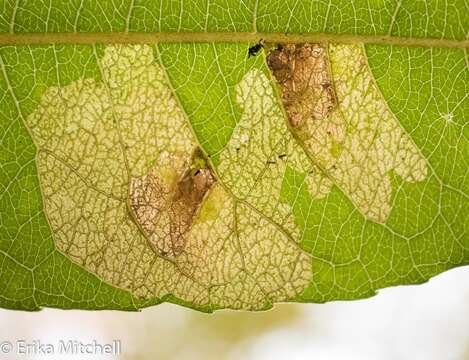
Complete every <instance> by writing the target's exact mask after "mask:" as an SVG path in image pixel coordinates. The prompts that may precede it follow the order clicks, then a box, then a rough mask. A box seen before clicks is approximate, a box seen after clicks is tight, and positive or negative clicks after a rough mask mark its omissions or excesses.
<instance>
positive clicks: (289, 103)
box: [267, 43, 337, 128]
mask: <svg viewBox="0 0 469 360" xmlns="http://www.w3.org/2000/svg"><path fill="white" fill-rule="evenodd" d="M267 64H268V66H269V68H270V70H271V71H272V74H273V75H274V77H275V79H276V80H277V82H278V83H279V85H280V87H281V92H282V101H283V105H284V107H285V110H286V112H287V114H288V118H289V121H290V124H291V125H292V126H293V127H294V128H296V127H298V126H300V125H302V124H303V123H304V122H305V121H309V119H313V120H321V119H323V118H325V117H326V116H327V115H328V114H329V113H330V112H331V111H332V109H334V107H335V106H336V104H337V99H336V94H335V91H334V87H333V84H332V80H331V73H330V66H329V60H328V57H327V50H326V48H325V47H323V46H321V45H319V44H310V43H304V44H280V45H279V46H278V47H277V48H276V49H275V50H272V51H271V52H270V53H269V55H268V57H267Z"/></svg>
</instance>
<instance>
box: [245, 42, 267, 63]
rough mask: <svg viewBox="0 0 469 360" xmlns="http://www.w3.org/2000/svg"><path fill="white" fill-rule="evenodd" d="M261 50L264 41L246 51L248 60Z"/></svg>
mask: <svg viewBox="0 0 469 360" xmlns="http://www.w3.org/2000/svg"><path fill="white" fill-rule="evenodd" d="M262 48H264V40H262V39H260V40H259V42H258V43H257V44H256V45H254V46H251V47H250V48H249V50H248V59H249V58H250V57H251V56H256V55H257V54H258V53H259V51H260V50H261V49H262Z"/></svg>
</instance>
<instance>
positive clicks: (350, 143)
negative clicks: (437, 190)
mask: <svg viewBox="0 0 469 360" xmlns="http://www.w3.org/2000/svg"><path fill="white" fill-rule="evenodd" d="M304 47H305V46H304V45H303V46H302V47H301V48H300V49H301V50H302V52H300V53H299V51H300V50H299V49H298V45H297V46H294V45H289V44H285V45H284V46H283V48H284V49H290V48H292V49H293V50H291V49H290V50H288V51H287V52H285V50H281V51H277V52H274V53H273V54H272V55H271V56H270V57H269V59H268V64H269V66H270V68H271V70H272V71H273V74H274V76H275V77H276V79H277V81H279V83H280V85H281V87H282V99H283V104H284V106H285V109H286V112H287V115H288V117H289V121H290V123H291V124H292V131H293V133H294V134H295V136H296V137H297V138H298V139H299V141H300V142H301V143H303V144H304V147H305V149H306V151H307V152H308V154H309V156H310V157H311V159H312V160H313V162H315V163H316V164H318V165H319V166H320V167H321V168H322V169H323V172H324V174H325V175H327V177H328V179H330V180H331V181H333V182H334V183H336V184H337V185H338V186H339V187H340V188H341V189H342V190H343V191H344V192H345V193H346V194H348V196H349V197H350V198H351V200H352V201H353V202H354V204H355V206H356V207H357V208H358V209H359V210H360V212H361V213H362V214H363V215H364V216H366V217H367V218H369V219H372V220H374V221H377V222H385V221H386V219H387V218H388V216H389V214H390V212H391V195H392V187H391V180H390V173H391V171H394V172H395V173H396V174H398V175H399V176H401V177H402V179H404V180H405V181H409V182H415V181H422V180H424V179H425V177H426V175H427V165H426V161H425V159H424V158H423V157H422V155H421V154H420V153H419V150H418V149H417V148H416V146H415V145H414V144H413V143H412V140H411V139H410V137H409V136H408V135H407V134H406V133H405V132H404V130H403V129H402V128H401V126H400V125H399V123H398V121H397V119H396V118H395V117H394V115H393V114H392V113H391V111H390V110H389V109H388V107H387V105H386V102H385V100H384V99H383V98H382V96H381V94H380V92H379V89H378V88H377V86H376V84H375V83H374V82H373V77H372V74H371V73H370V71H369V69H368V66H367V62H366V57H365V55H364V53H363V50H362V48H361V46H359V45H329V48H328V49H326V48H323V47H321V46H319V45H314V44H313V45H309V47H308V49H307V50H308V51H303V50H304ZM314 49H321V52H320V54H321V55H318V54H316V55H315V54H314V51H313V50H314ZM322 50H323V51H322ZM327 54H328V55H327ZM287 55H288V56H287ZM282 56H283V57H284V59H283V60H284V61H283V63H281V64H280V65H282V66H283V67H282V66H280V65H279V64H278V63H279V61H280V60H282ZM327 58H329V60H327ZM279 59H280V60H279ZM299 62H300V64H302V65H301V66H299V67H298V63H299ZM329 62H330V67H331V69H330V72H329V69H328V64H329ZM305 64H306V65H305ZM308 64H309V65H310V66H307V65H308ZM326 64H327V66H326ZM285 67H287V68H288V69H289V70H288V71H286V70H283V69H284V68H285ZM294 69H296V70H295V71H293V70H294ZM281 71H284V73H281ZM298 72H301V76H299V75H298V76H296V77H295V75H296V73H298ZM297 78H298V79H299V80H295V79H297ZM314 79H316V80H314ZM301 80H304V81H301ZM321 81H322V82H323V86H322V92H321V86H320V84H321ZM302 84H303V85H302ZM304 84H306V85H304ZM324 84H326V85H327V86H326V87H325V88H324ZM308 88H310V90H308ZM326 90H327V91H326ZM330 92H333V93H334V96H332V95H330V96H329V97H328V95H327V94H329V93H330ZM298 93H299V94H300V95H298ZM332 98H334V101H329V104H330V106H329V107H328V108H327V109H328V111H327V112H325V111H323V112H322V113H321V115H322V116H318V114H317V112H318V111H313V110H312V109H316V108H317V106H318V104H321V103H322V101H326V103H327V100H328V99H332ZM324 99H325V100H324ZM335 102H337V106H332V105H335ZM305 104H306V105H305ZM319 109H322V108H321V107H320V108H319Z"/></svg>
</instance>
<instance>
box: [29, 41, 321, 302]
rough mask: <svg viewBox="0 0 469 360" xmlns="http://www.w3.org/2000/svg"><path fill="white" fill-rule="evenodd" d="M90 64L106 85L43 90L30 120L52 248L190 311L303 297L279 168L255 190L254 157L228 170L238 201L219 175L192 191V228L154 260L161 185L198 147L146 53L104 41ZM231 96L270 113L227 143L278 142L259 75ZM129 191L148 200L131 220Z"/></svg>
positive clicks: (307, 270)
mask: <svg viewBox="0 0 469 360" xmlns="http://www.w3.org/2000/svg"><path fill="white" fill-rule="evenodd" d="M99 64H100V67H101V70H102V75H103V81H96V80H94V79H82V80H79V81H75V82H73V83H71V84H69V85H66V86H63V87H51V88H49V89H48V90H47V91H46V92H45V93H44V95H43V98H42V101H41V103H40V105H39V106H38V108H37V110H36V111H35V112H34V113H32V114H31V115H29V116H28V117H27V126H28V127H29V129H30V131H31V134H32V136H33V139H34V142H35V144H36V145H37V148H38V154H37V166H38V172H39V177H40V182H41V188H42V191H43V196H44V202H45V211H46V214H47V217H48V220H49V222H50V225H51V227H52V230H53V233H54V239H55V243H56V246H57V248H58V249H59V250H60V251H61V252H63V253H64V254H66V255H67V256H68V257H69V258H70V259H72V260H73V261H74V262H76V263H78V264H80V265H82V266H83V267H84V268H86V269H87V270H89V271H91V272H93V273H94V274H96V275H97V276H99V277H100V278H101V279H103V280H104V281H106V282H108V283H110V284H112V285H114V286H117V287H121V288H123V289H127V290H129V291H130V292H132V293H133V294H134V295H136V296H137V297H142V298H153V297H162V296H165V295H168V294H173V295H174V296H176V297H178V298H180V299H182V300H184V301H187V302H190V303H192V304H193V305H195V306H203V305H212V306H220V307H230V308H243V309H259V308H262V307H265V306H266V305H268V304H269V303H270V302H274V301H275V302H277V301H285V300H287V299H289V298H292V297H294V296H296V295H298V294H300V293H301V292H302V291H303V290H304V289H305V287H306V286H307V285H308V283H309V282H310V281H311V278H312V272H311V258H310V257H309V256H308V255H306V254H305V253H304V252H303V251H301V250H300V248H299V246H298V245H297V244H296V243H295V239H294V238H293V237H292V234H294V235H296V234H297V233H298V230H297V229H296V225H295V223H294V221H293V219H292V216H291V214H290V211H289V209H288V207H287V206H286V205H285V204H280V203H279V199H278V191H279V184H278V179H277V178H281V175H282V173H281V169H283V168H284V166H285V165H281V166H282V167H278V166H275V167H273V168H272V169H265V170H261V172H262V173H263V174H264V173H266V174H270V176H272V177H273V176H275V177H276V179H275V184H273V183H272V185H274V186H275V188H274V189H263V188H262V186H265V185H267V184H270V183H271V180H265V181H264V180H262V176H261V177H260V178H259V173H256V171H257V170H258V169H259V166H260V163H259V161H261V162H262V161H264V160H265V157H264V155H256V153H254V152H253V154H252V155H253V157H252V162H251V160H249V161H248V164H249V167H250V166H252V167H253V170H252V171H248V172H247V173H244V172H239V173H238V174H237V176H236V178H237V181H238V182H239V185H236V186H234V185H233V184H232V182H227V183H226V186H227V188H228V189H229V188H230V187H231V186H233V193H234V195H235V196H240V197H243V201H242V202H241V201H238V200H236V199H235V198H234V197H233V196H232V195H230V194H229V193H227V191H226V190H224V188H223V187H222V185H221V184H220V183H223V181H222V182H220V181H215V182H214V183H213V184H212V183H211V184H210V186H208V185H207V186H206V187H205V190H204V193H203V194H202V195H201V196H197V197H195V199H196V200H197V201H196V203H197V206H195V205H194V208H193V209H195V210H194V211H192V210H191V212H190V213H191V214H192V213H194V216H192V215H191V216H186V218H185V219H186V220H187V219H190V226H189V227H185V228H184V241H183V242H182V243H181V244H182V245H181V244H180V243H178V245H177V247H176V248H175V247H174V245H171V246H173V247H172V248H171V247H170V249H173V250H174V249H176V250H177V251H176V250H175V251H173V252H172V253H171V254H169V255H170V256H169V257H168V258H165V257H164V256H161V255H162V254H161V252H163V251H165V249H167V248H165V246H166V245H164V244H165V243H161V242H160V240H161V239H160V238H158V237H156V238H151V235H152V234H154V231H153V230H154V229H156V228H158V226H159V225H157V222H158V221H159V220H158V219H161V216H163V217H164V216H165V215H164V214H163V213H164V211H161V209H162V208H163V207H164V206H163V205H162V204H163V203H164V202H165V201H166V203H167V201H168V199H169V197H165V196H164V191H162V190H161V189H160V188H161V184H164V186H167V187H168V189H169V190H168V191H171V186H172V185H173V186H174V184H178V183H180V182H181V181H182V180H181V179H182V178H181V177H184V174H186V171H187V169H188V167H189V165H190V163H191V157H192V155H193V153H194V151H195V149H196V148H197V143H196V141H195V138H194V136H193V135H192V133H191V131H190V128H189V125H188V120H187V119H185V117H184V114H183V112H182V110H181V109H180V107H179V106H178V104H177V101H176V100H175V97H174V94H173V93H172V92H171V90H170V88H169V86H168V84H167V80H166V78H165V75H164V72H163V70H162V69H161V68H160V66H159V65H158V64H157V63H156V61H155V59H154V49H152V48H151V47H149V46H140V45H136V46H110V47H107V48H106V50H105V53H104V56H103V58H102V59H99ZM249 87H254V88H253V90H252V91H250V90H249ZM266 92H267V93H266ZM266 94H267V95H268V96H266ZM238 101H240V104H241V105H242V106H243V107H245V109H249V110H248V112H247V113H245V115H244V120H243V122H244V123H246V125H247V122H249V118H250V117H251V115H252V113H251V112H252V111H253V109H256V108H259V109H261V108H262V109H265V111H267V112H269V113H272V114H273V113H275V115H272V116H269V117H267V118H266V119H265V120H261V119H258V121H262V122H264V125H262V126H263V130H262V132H259V133H257V129H256V132H255V133H247V134H244V135H243V134H241V138H239V139H238V140H232V141H244V142H245V143H246V144H250V145H249V146H259V143H258V142H257V143H256V141H258V140H256V139H260V140H262V142H263V144H264V143H265V142H269V140H268V138H267V136H270V138H271V141H273V142H275V144H277V143H278V142H279V141H280V140H281V139H280V138H281V136H283V135H285V134H286V133H285V129H284V128H283V127H284V125H282V126H281V127H282V132H279V133H274V134H273V136H271V135H269V133H268V131H269V129H270V127H271V126H272V125H273V123H274V122H278V123H280V124H283V121H282V118H281V112H280V111H279V108H278V105H277V104H275V100H274V98H273V96H272V90H271V88H270V86H269V85H268V81H267V79H265V77H264V78H263V77H261V76H260V74H254V75H253V74H250V75H247V77H246V79H245V80H244V81H243V83H242V84H240V86H239V98H238ZM269 109H270V110H269ZM272 130H273V129H272ZM245 136H248V139H247V140H246V139H245ZM234 137H235V138H236V136H234ZM238 137H239V136H238ZM292 148H293V143H291V142H289V143H288V144H287V143H286V144H285V149H284V150H285V152H287V153H288V154H289V156H291V157H292V160H294V162H299V163H302V164H303V163H305V162H306V160H305V159H304V158H301V157H300V156H299V155H297V154H295V151H294V150H293V149H292ZM243 151H245V150H243ZM262 151H267V152H269V149H268V148H267V147H265V146H264V147H263V148H262ZM243 154H244V155H243V156H246V157H247V153H245V152H243ZM290 154H291V155H290ZM273 155H274V154H273V153H269V156H273ZM259 156H261V157H259ZM296 158H298V159H296ZM300 158H301V159H300ZM226 159H227V157H226V155H225V160H224V161H225V162H226V161H228V160H226ZM250 159H251V158H250ZM277 160H278V159H277ZM282 161H286V159H285V160H282ZM288 161H290V160H288ZM279 163H280V162H279ZM222 164H223V163H222ZM222 164H221V167H220V169H219V171H220V172H222V171H223V166H224V165H223V166H222ZM264 165H265V161H264ZM302 166H303V165H302ZM304 166H306V165H304ZM249 167H248V168H249ZM233 170H236V169H231V170H230V171H233ZM194 174H195V173H194ZM229 174H230V173H227V174H226V175H225V174H224V175H222V177H223V179H222V180H225V179H228V178H230V176H231V175H229ZM231 174H232V172H231ZM150 183H152V184H150ZM155 184H156V185H155ZM132 189H133V190H132ZM239 189H241V191H240V190H239ZM132 191H137V192H139V193H138V195H135V196H136V198H138V200H139V201H140V200H141V199H144V200H145V201H146V202H147V203H148V202H150V203H151V204H150V205H151V206H150V207H149V208H146V210H145V211H144V212H143V213H142V214H140V215H138V214H137V213H136V210H137V207H132V206H131V199H129V195H130V194H132ZM142 191H143V193H142ZM158 194H160V195H161V198H159V197H158ZM272 194H273V195H272ZM176 198H178V197H177V196H176V197H172V198H171V199H173V200H172V201H173V203H174V202H175V201H174V199H176ZM178 199H179V198H178ZM201 199H202V200H201ZM160 200H161V201H162V202H161V203H160ZM146 205H149V204H146ZM179 205H180V204H179ZM179 205H178V206H179ZM276 208H279V210H278V212H276V211H275V209H276ZM155 209H156V210H155ZM261 212H264V213H265V214H264V215H261ZM162 214H163V215H162ZM274 219H276V220H277V221H279V222H280V221H281V222H284V227H285V228H287V229H288V231H285V228H284V227H282V225H281V224H278V223H276V222H275V220H274ZM186 220H185V221H186ZM163 223H164V220H163ZM163 228H164V227H163ZM152 229H153V230H152ZM166 229H168V228H166ZM152 231H153V232H152ZM289 232H291V234H290V233H289ZM145 235H146V236H145ZM168 235H170V234H162V235H161V236H163V238H164V237H165V236H168Z"/></svg>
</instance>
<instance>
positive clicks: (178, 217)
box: [129, 148, 216, 257]
mask: <svg viewBox="0 0 469 360" xmlns="http://www.w3.org/2000/svg"><path fill="white" fill-rule="evenodd" d="M215 182H216V179H215V176H214V173H213V171H212V169H211V168H210V166H209V165H208V163H207V161H206V159H205V158H204V155H203V153H202V151H201V150H200V149H199V148H196V149H195V151H194V153H193V155H192V158H191V161H190V163H189V164H187V165H186V166H185V169H184V170H183V171H182V172H181V173H180V174H176V176H175V177H168V176H166V177H165V176H162V174H161V172H160V173H159V171H158V166H155V167H154V168H153V169H152V170H151V171H150V173H148V174H146V175H144V176H142V177H140V178H134V179H132V180H131V183H130V191H129V199H130V206H131V209H132V211H133V214H134V217H135V219H136V221H137V223H138V224H139V226H140V228H141V229H142V231H143V233H144V234H145V236H146V237H147V238H148V240H149V241H150V243H151V245H152V247H153V249H154V250H156V252H157V253H158V254H159V255H161V256H164V257H176V256H178V255H180V254H181V253H182V252H183V251H184V249H185V247H186V244H187V234H188V233H189V231H190V229H191V227H192V224H193V223H194V220H195V219H196V217H197V213H198V211H199V209H200V208H201V206H202V204H203V201H204V199H205V198H206V197H207V195H208V193H209V191H210V189H211V188H212V186H213V185H214V184H215Z"/></svg>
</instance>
